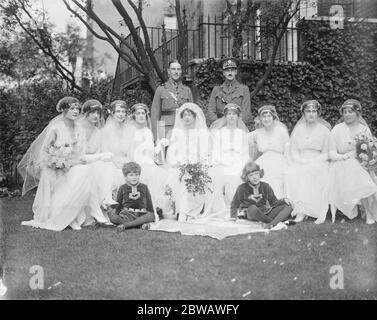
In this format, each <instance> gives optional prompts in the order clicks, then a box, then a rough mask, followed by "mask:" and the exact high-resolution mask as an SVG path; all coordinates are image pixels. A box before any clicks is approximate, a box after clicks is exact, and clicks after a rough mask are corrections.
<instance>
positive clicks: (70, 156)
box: [47, 143, 76, 171]
mask: <svg viewBox="0 0 377 320" xmlns="http://www.w3.org/2000/svg"><path fill="white" fill-rule="evenodd" d="M75 158H76V157H75V152H74V144H68V143H66V144H64V145H62V146H60V147H56V146H50V148H49V149H48V158H47V166H48V167H49V168H51V169H54V170H63V171H66V170H68V169H69V168H71V167H72V166H73V164H74V159H75Z"/></svg>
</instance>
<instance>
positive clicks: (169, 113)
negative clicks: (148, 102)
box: [161, 110, 175, 116]
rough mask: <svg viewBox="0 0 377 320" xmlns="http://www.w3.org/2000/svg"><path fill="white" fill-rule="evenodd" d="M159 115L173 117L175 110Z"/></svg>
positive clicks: (162, 112)
mask: <svg viewBox="0 0 377 320" xmlns="http://www.w3.org/2000/svg"><path fill="white" fill-rule="evenodd" d="M161 115H162V116H170V115H175V110H167V111H161Z"/></svg>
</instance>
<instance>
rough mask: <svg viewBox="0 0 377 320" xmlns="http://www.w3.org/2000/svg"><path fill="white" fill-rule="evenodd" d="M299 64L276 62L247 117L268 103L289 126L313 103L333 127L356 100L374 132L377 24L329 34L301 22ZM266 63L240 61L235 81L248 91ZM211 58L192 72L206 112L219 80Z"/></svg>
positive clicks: (325, 27) (322, 26)
mask: <svg viewBox="0 0 377 320" xmlns="http://www.w3.org/2000/svg"><path fill="white" fill-rule="evenodd" d="M299 28H300V56H301V62H299V63H291V62H288V63H279V64H276V65H275V66H274V67H273V70H272V74H271V76H270V78H269V79H268V80H267V82H266V83H265V85H264V86H263V87H262V89H261V90H260V91H259V92H258V93H257V95H256V96H255V97H253V98H252V106H251V108H252V114H253V115H254V116H255V115H256V114H257V109H258V107H259V106H261V105H262V104H263V103H273V104H275V105H276V107H277V111H278V113H279V116H280V119H281V120H282V121H283V122H284V123H286V124H287V126H288V127H289V128H292V127H293V125H294V124H295V123H296V121H297V120H298V119H299V118H300V116H301V115H300V111H299V106H300V104H301V103H302V102H303V101H304V100H306V99H317V100H318V101H319V102H320V103H321V104H322V106H323V117H324V118H325V119H326V120H327V121H329V122H330V123H331V124H332V125H334V124H336V122H337V120H338V119H339V112H338V108H339V106H340V105H341V104H342V103H343V102H344V101H345V100H346V99H348V98H356V99H359V100H360V101H361V103H362V106H363V114H364V117H365V119H366V120H367V122H368V123H369V125H370V126H371V127H372V130H373V131H374V133H377V106H376V102H377V99H376V98H377V24H375V23H367V22H363V23H345V28H344V29H343V30H332V29H331V28H330V26H329V23H328V22H327V21H302V22H301V23H300V25H299ZM266 67H267V64H266V63H263V62H253V61H251V62H244V63H242V64H241V66H240V70H239V78H240V80H241V82H243V83H244V84H246V85H247V86H248V87H249V88H250V92H251V91H252V90H253V88H255V86H256V83H257V82H258V80H259V79H261V78H262V76H263V73H264V70H265V69H266ZM222 81H223V80H222V72H221V70H220V68H219V66H218V63H217V62H216V61H215V60H214V59H209V60H207V61H205V62H204V63H202V64H201V65H200V66H199V67H198V68H197V71H196V74H195V86H196V88H197V90H198V93H199V94H198V95H199V104H200V105H201V106H202V107H203V108H204V109H206V106H207V103H208V99H209V95H210V93H211V90H212V88H213V87H214V86H215V85H217V84H220V83H221V82H222Z"/></svg>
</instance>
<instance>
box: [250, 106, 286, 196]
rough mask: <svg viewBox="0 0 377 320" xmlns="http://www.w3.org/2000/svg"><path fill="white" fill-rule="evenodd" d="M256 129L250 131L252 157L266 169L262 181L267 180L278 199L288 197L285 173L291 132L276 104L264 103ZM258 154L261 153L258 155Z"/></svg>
mask: <svg viewBox="0 0 377 320" xmlns="http://www.w3.org/2000/svg"><path fill="white" fill-rule="evenodd" d="M256 122H257V123H256V128H257V129H256V130H254V131H252V132H250V133H249V143H250V151H251V153H252V158H253V160H255V159H256V160H255V162H256V163H257V164H259V166H260V167H261V168H262V169H263V170H264V177H263V178H262V181H264V182H267V183H268V184H269V185H270V186H271V187H272V189H273V190H274V193H275V195H276V197H277V198H278V199H283V198H286V194H285V190H284V174H285V171H286V169H287V157H286V155H287V153H288V148H289V134H288V130H287V127H286V126H285V125H284V124H283V123H281V122H280V121H279V117H278V115H277V113H276V109H275V106H273V105H264V106H262V107H261V108H259V110H258V117H257V118H256ZM258 154H261V155H260V156H259V157H258Z"/></svg>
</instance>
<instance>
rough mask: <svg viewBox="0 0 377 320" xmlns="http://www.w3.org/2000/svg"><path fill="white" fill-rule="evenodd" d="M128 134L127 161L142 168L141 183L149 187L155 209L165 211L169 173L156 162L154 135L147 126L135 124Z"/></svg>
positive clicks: (130, 127) (130, 126) (131, 126)
mask: <svg viewBox="0 0 377 320" xmlns="http://www.w3.org/2000/svg"><path fill="white" fill-rule="evenodd" d="M127 132H128V133H127V134H126V136H127V140H128V141H129V143H128V148H127V159H128V160H129V161H135V162H136V163H138V164H139V165H140V166H141V175H140V182H142V183H145V184H146V185H147V186H148V189H149V191H150V193H151V196H152V201H153V205H154V207H155V208H156V207H159V208H161V209H165V208H164V206H165V197H164V192H165V191H164V185H165V182H166V178H167V175H168V173H167V170H165V169H164V168H162V167H160V166H158V165H157V164H156V163H155V162H154V143H153V133H152V131H151V130H150V129H149V128H148V127H147V126H145V127H138V126H137V125H135V124H131V125H129V128H128V130H127Z"/></svg>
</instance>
